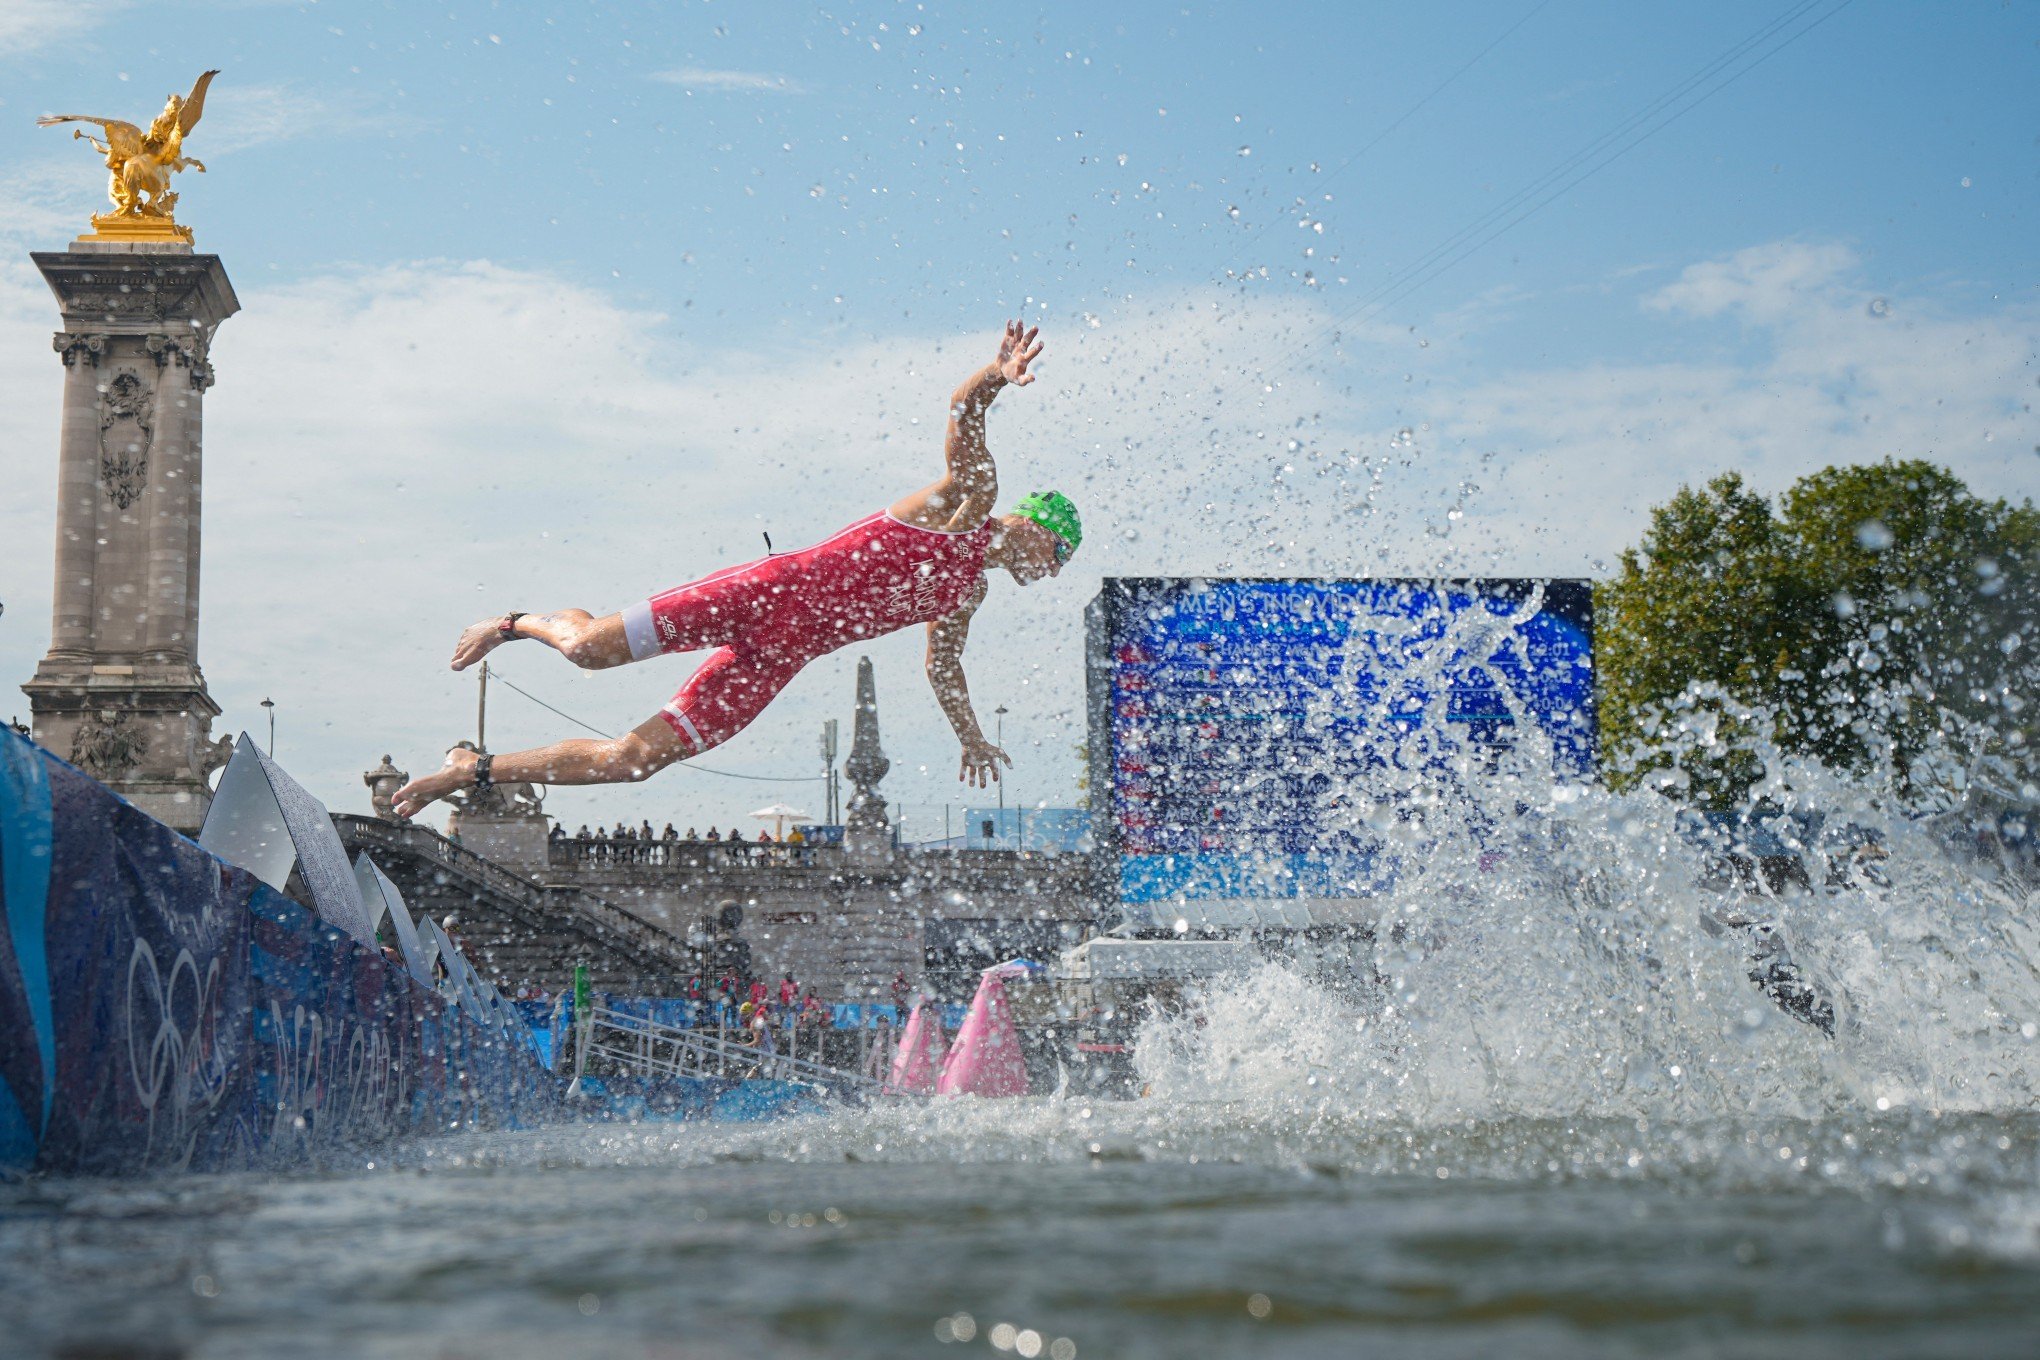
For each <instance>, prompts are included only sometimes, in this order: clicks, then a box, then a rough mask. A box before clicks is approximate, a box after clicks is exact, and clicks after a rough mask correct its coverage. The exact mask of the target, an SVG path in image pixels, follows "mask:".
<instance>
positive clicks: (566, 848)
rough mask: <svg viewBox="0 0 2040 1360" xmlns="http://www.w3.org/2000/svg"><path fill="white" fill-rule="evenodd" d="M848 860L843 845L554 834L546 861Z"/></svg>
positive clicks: (751, 863)
mask: <svg viewBox="0 0 2040 1360" xmlns="http://www.w3.org/2000/svg"><path fill="white" fill-rule="evenodd" d="M842 860H843V849H842V847H841V846H836V845H787V844H785V843H784V842H779V841H703V840H692V841H685V840H670V841H669V840H661V839H657V838H654V839H651V840H646V839H643V838H642V837H630V836H588V837H582V836H554V837H553V838H552V839H551V840H549V841H548V842H547V843H546V862H547V863H548V864H549V865H551V866H552V867H554V868H558V869H568V868H588V869H635V868H656V869H705V870H718V869H757V868H787V869H792V868H799V869H812V868H815V867H817V866H826V867H830V868H834V867H836V866H838V865H840V864H841V863H842Z"/></svg>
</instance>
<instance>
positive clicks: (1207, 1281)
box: [0, 1100, 2040, 1358]
mask: <svg viewBox="0 0 2040 1360" xmlns="http://www.w3.org/2000/svg"><path fill="white" fill-rule="evenodd" d="M2036 1158H2040V1123H2036V1121H2035V1120H2034V1119H2033V1118H2032V1117H2030V1116H2020V1117H2015V1118H2005V1117H1986V1116H1977V1115H1945V1114H1944V1115H1939V1116H1935V1115H1930V1114H1924V1113H1916V1114H1910V1115H1906V1116H1902V1117H1889V1116H1887V1117H1884V1118H1880V1119H1868V1118H1857V1119H1831V1120H1821V1121H1814V1122H1804V1121H1796V1120H1777V1121H1770V1120H1743V1121H1729V1122H1722V1123H1695V1122H1689V1123H1680V1124H1656V1123H1652V1122H1648V1121H1613V1120H1587V1121H1580V1120H1575V1121H1566V1120H1512V1121H1505V1122H1501V1123H1474V1124H1472V1125H1464V1126H1459V1127H1454V1128H1428V1129H1420V1128H1415V1127H1410V1126H1397V1125H1393V1124H1387V1125H1385V1124H1382V1123H1380V1122H1378V1121H1374V1120H1370V1119H1365V1118H1359V1117H1349V1116H1340V1115H1336V1114H1331V1113H1326V1114H1323V1115H1321V1116H1319V1117H1317V1118H1305V1119H1294V1118H1292V1117H1290V1116H1288V1115H1282V1116H1277V1117H1274V1118H1264V1117H1262V1115H1260V1114H1259V1113H1257V1112H1255V1111H1252V1110H1248V1109H1243V1108H1237V1107H1235V1108H1225V1107H1215V1108H1208V1109H1187V1108H1182V1107H1177V1108H1170V1107H1168V1106H1165V1105H1161V1104H1154V1103H1151V1102H1137V1103H1132V1104H1119V1105H1103V1104H1099V1105H1088V1106H1087V1105H1085V1104H1082V1103H1081V1102H1077V1101H1067V1100H1066V1101H1063V1102H1061V1103H1056V1102H1053V1101H1042V1100H1036V1101H1030V1102H1028V1103H1026V1104H1024V1105H1021V1106H1018V1107H1005V1108H997V1109H994V1108H985V1107H979V1108H975V1109H957V1108H952V1109H946V1110H926V1109H923V1110H912V1111H868V1112H862V1113H855V1114H849V1115H844V1116H841V1117H837V1118H832V1119H831V1118H810V1119H803V1120H798V1121H793V1122H789V1123H786V1124H783V1125H777V1126H763V1127H749V1128H737V1127H684V1126H683V1127H674V1126H649V1125H647V1126H637V1127H603V1126H589V1127H578V1128H561V1129H552V1130H541V1131H535V1132H528V1133H519V1134H502V1135H476V1136H472V1137H466V1138H450V1139H447V1140H444V1141H440V1142H437V1143H434V1144H430V1145H419V1146H413V1147H410V1148H407V1149H404V1150H403V1151H402V1152H401V1153H400V1154H399V1155H398V1156H397V1157H396V1159H395V1160H394V1162H391V1163H385V1164H380V1165H376V1166H374V1167H372V1168H371V1167H367V1166H362V1167H359V1168H355V1169H352V1170H348V1171H336V1172H331V1173H328V1174H322V1175H316V1176H312V1175H297V1176H287V1177H270V1176H253V1175H250V1176H212V1177H189V1178H181V1179H177V1180H170V1181H160V1182H154V1183H150V1184H145V1185H135V1184H111V1183H102V1184H86V1183H76V1182H73V1183H41V1184H36V1185H32V1186H27V1187H14V1188H12V1189H9V1190H6V1191H4V1192H0V1193H4V1200H0V1204H4V1210H0V1212H4V1220H0V1314H4V1316H5V1317H6V1319H7V1321H8V1328H7V1332H8V1336H7V1353H8V1354H10V1355H42V1354H53V1355H59V1354H68V1355H75V1356H85V1355H102V1354H103V1355H118V1354H144V1355H162V1356H171V1355H189V1356H208V1357H213V1356H217V1357H228V1356H235V1357H239V1356H249V1357H254V1356H264V1357H266V1356H280V1355H349V1356H352V1355H360V1356H393V1357H394V1356H404V1357H409V1356H419V1357H427V1356H430V1357H442V1356H444V1357H453V1356H473V1357H494V1356H670V1357H682V1356H686V1357H694V1356H701V1357H723V1356H731V1355H740V1354H750V1355H759V1356H873V1357H878V1356H888V1357H890V1356H915V1355H925V1356H931V1357H933V1356H961V1355H966V1354H972V1353H975V1354H980V1355H993V1354H998V1353H1000V1351H999V1348H997V1347H996V1346H995V1345H994V1342H995V1341H998V1340H1007V1341H1008V1342H1009V1345H1008V1347H1007V1349H1006V1351H1005V1353H1007V1354H1029V1353H1032V1354H1039V1355H1059V1356H1068V1355H1084V1356H1184V1355H1212V1356H1246V1355H1255V1356H1264V1355H1265V1356H1337V1355H1359V1354H1384V1355H1415V1356H1429V1355H1440V1356H1443V1355H1496V1354H1510V1355H1519V1356H1541V1355H1550V1356H1600V1355H1610V1356H1615V1355H1646V1354H1648V1355H1653V1356H1659V1357H1662V1356H1678V1355H1739V1356H1761V1355H1778V1356H1788V1355H1789V1356H1794V1357H1802V1358H1803V1357H1808V1356H1826V1355H1833V1356H1875V1355H1894V1356H1897V1355H1964V1356H1992V1355H2005V1356H2015V1355H2016V1356H2030V1355H2032V1354H2034V1353H2035V1348H2036V1346H2040V1187H2036V1180H2035V1175H2034V1171H2035V1164H2036ZM1257 1295H1258V1296H1260V1297H1259V1298H1257V1297H1256V1296H1257ZM960 1315H963V1316H960ZM966 1316H967V1319H968V1320H967V1321H966V1320H965V1317H966ZM1002 1324H1003V1325H1004V1327H1006V1328H1008V1329H1010V1331H999V1330H996V1329H999V1328H1000V1327H1001V1325H1002ZM959 1333H964V1334H966V1335H967V1337H968V1339H959ZM1030 1333H1031V1334H1032V1335H1031V1336H1030V1335H1029V1334H1030ZM1058 1343H1061V1344H1060V1345H1059V1344H1058ZM136 1346H141V1347H143V1349H140V1350H135V1349H130V1348H133V1347H136Z"/></svg>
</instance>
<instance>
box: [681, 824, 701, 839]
mask: <svg viewBox="0 0 2040 1360" xmlns="http://www.w3.org/2000/svg"><path fill="white" fill-rule="evenodd" d="M681 839H682V840H686V841H698V840H700V839H701V837H699V836H697V835H695V834H694V828H693V827H691V826H690V827H688V828H687V834H686V835H685V836H682V837H681Z"/></svg>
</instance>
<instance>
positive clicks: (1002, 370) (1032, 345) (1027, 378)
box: [999, 321, 1041, 387]
mask: <svg viewBox="0 0 2040 1360" xmlns="http://www.w3.org/2000/svg"><path fill="white" fill-rule="evenodd" d="M1040 333H1041V327H1039V326H1035V327H1033V328H1032V329H1029V328H1028V327H1027V326H1026V325H1024V324H1022V323H1021V322H1018V321H1008V322H1007V323H1006V334H1005V335H1004V336H1003V337H1001V338H1000V340H999V376H1000V377H1002V378H1004V379H1005V380H1006V381H1007V382H1009V383H1011V384H1013V386H1015V387H1025V386H1027V384H1029V383H1031V382H1033V381H1034V375H1033V374H1032V373H1029V372H1028V371H1027V365H1029V364H1031V363H1033V362H1034V360H1035V356H1037V355H1039V354H1040V353H1041V343H1040V342H1039V341H1037V340H1036V339H1035V338H1034V337H1035V336H1037V335H1039V334H1040Z"/></svg>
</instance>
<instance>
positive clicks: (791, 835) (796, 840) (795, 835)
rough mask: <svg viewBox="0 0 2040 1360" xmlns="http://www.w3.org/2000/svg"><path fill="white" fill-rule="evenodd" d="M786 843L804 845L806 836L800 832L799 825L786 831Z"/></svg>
mask: <svg viewBox="0 0 2040 1360" xmlns="http://www.w3.org/2000/svg"><path fill="white" fill-rule="evenodd" d="M786 843H787V844H788V845H806V844H807V837H806V836H803V835H801V834H800V828H799V827H795V828H794V829H793V830H791V831H789V832H787V833H786Z"/></svg>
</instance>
